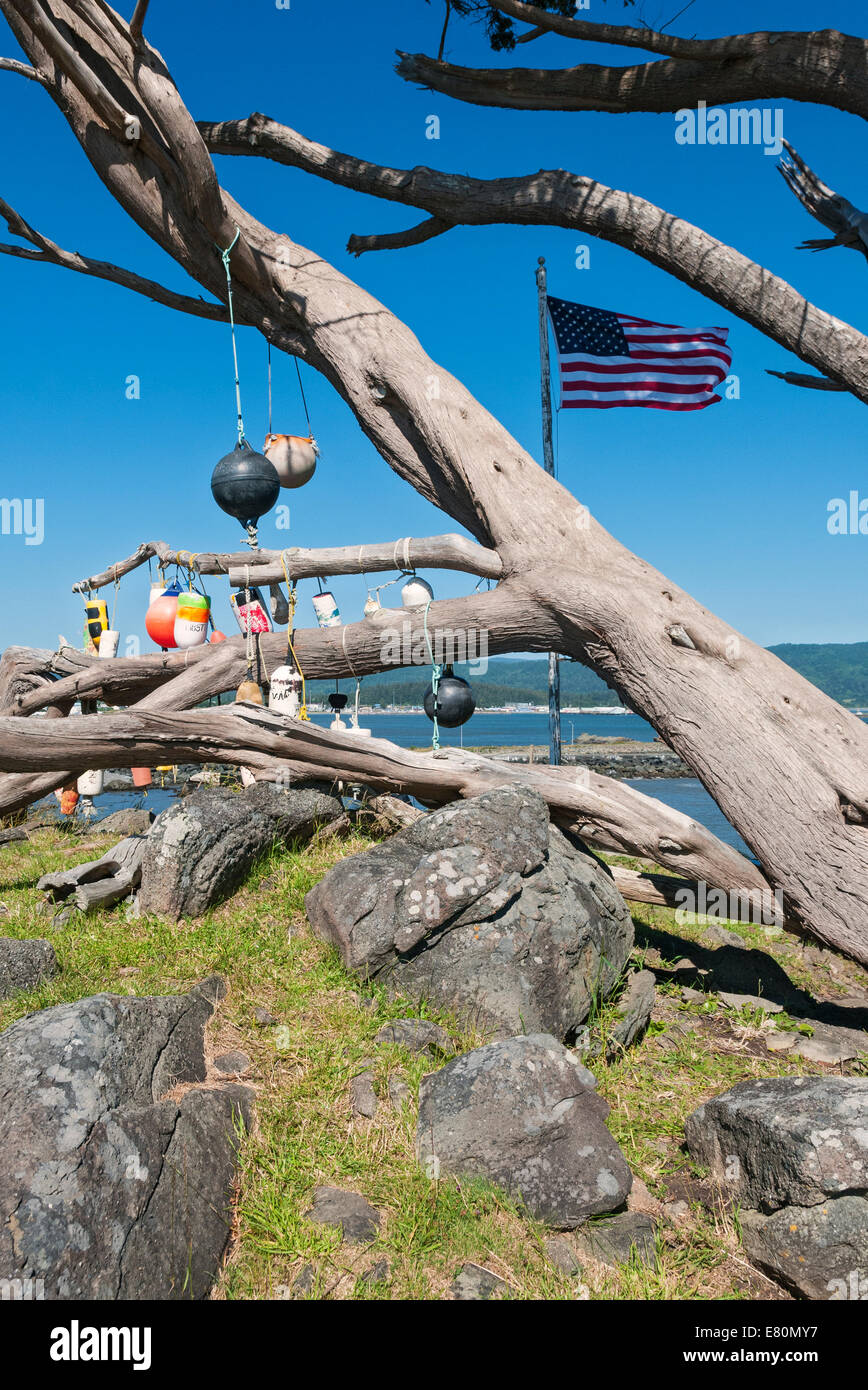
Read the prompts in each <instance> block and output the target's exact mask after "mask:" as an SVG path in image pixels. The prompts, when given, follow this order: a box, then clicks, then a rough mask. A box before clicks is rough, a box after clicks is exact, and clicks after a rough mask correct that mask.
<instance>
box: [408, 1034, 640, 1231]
mask: <svg viewBox="0 0 868 1390" xmlns="http://www.w3.org/2000/svg"><path fill="white" fill-rule="evenodd" d="M581 1071H582V1068H581V1067H580V1065H579V1063H577V1061H576V1059H575V1058H574V1057H573V1055H572V1053H571V1052H569V1051H568V1050H567V1049H566V1048H565V1047H562V1046H561V1044H560V1043H558V1042H557V1041H556V1039H555V1038H553V1037H551V1036H548V1035H545V1034H535V1035H531V1036H529V1037H520V1038H510V1039H509V1040H508V1041H507V1042H499V1043H490V1044H489V1045H488V1046H487V1047H481V1048H478V1049H477V1050H476V1051H475V1052H468V1053H466V1054H465V1055H464V1056H463V1057H459V1058H457V1059H456V1060H455V1061H454V1062H449V1063H447V1065H446V1066H445V1067H443V1068H442V1070H440V1071H437V1072H433V1073H432V1074H430V1075H429V1076H426V1077H423V1080H422V1085H421V1087H420V1091H419V1120H418V1127H417V1152H418V1155H419V1160H420V1162H421V1164H422V1167H423V1169H424V1170H425V1172H426V1173H427V1174H428V1175H429V1176H430V1177H437V1176H439V1174H440V1173H441V1172H446V1173H453V1174H455V1175H457V1176H461V1175H462V1174H465V1175H470V1176H475V1177H482V1178H487V1179H488V1180H489V1181H490V1182H493V1183H496V1184H497V1185H498V1186H500V1187H502V1188H504V1189H505V1190H506V1191H507V1192H509V1193H510V1194H511V1195H512V1196H514V1197H520V1198H522V1200H523V1201H524V1203H525V1205H526V1206H527V1207H528V1209H529V1211H530V1212H531V1213H532V1215H533V1216H535V1217H537V1218H538V1219H539V1220H542V1221H546V1222H547V1223H548V1224H549V1225H551V1226H555V1227H558V1228H560V1229H564V1230H569V1229H570V1228H572V1227H574V1226H578V1225H579V1224H580V1223H581V1222H582V1221H586V1220H587V1218H588V1217H589V1216H592V1215H594V1214H596V1213H598V1212H605V1211H612V1210H613V1209H614V1208H615V1207H618V1206H620V1205H621V1203H622V1202H623V1201H624V1199H625V1198H626V1196H627V1193H628V1192H629V1191H630V1184H631V1182H632V1175H631V1173H630V1170H629V1168H628V1167H627V1164H626V1162H625V1161H624V1156H623V1154H622V1153H621V1150H620V1149H619V1148H618V1145H617V1144H616V1143H615V1141H614V1139H613V1138H612V1136H611V1134H610V1133H609V1131H608V1130H607V1128H606V1126H605V1123H604V1120H605V1117H606V1115H607V1114H608V1111H609V1107H608V1105H607V1104H606V1102H605V1101H604V1100H603V1099H602V1098H601V1097H600V1096H598V1095H597V1094H596V1092H595V1091H592V1090H590V1089H589V1088H588V1087H586V1086H584V1085H583V1084H582V1080H581Z"/></svg>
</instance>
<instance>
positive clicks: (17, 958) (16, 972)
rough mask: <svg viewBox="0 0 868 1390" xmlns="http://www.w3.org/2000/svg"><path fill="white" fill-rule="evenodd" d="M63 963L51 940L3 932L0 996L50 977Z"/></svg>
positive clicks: (10, 993) (40, 982) (29, 986)
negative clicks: (20, 938) (18, 936)
mask: <svg viewBox="0 0 868 1390" xmlns="http://www.w3.org/2000/svg"><path fill="white" fill-rule="evenodd" d="M59 969H60V966H59V965H58V963H57V956H56V955H55V954H54V947H53V946H52V944H51V942H50V941H40V940H32V939H28V940H24V941H19V940H17V939H16V938H14V937H8V936H0V999H9V998H11V996H12V995H13V994H18V993H19V991H20V990H23V989H35V988H36V986H37V985H41V984H42V982H43V980H50V979H51V977H52V976H53V975H56V974H57V972H58V970H59Z"/></svg>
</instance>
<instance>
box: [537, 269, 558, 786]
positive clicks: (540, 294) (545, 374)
mask: <svg viewBox="0 0 868 1390" xmlns="http://www.w3.org/2000/svg"><path fill="white" fill-rule="evenodd" d="M536 285H537V299H538V304H539V362H540V395H541V400H542V436H543V464H544V465H545V470H546V472H547V473H551V475H552V477H554V474H555V451H554V446H553V444H552V377H551V366H550V363H549V320H548V304H547V296H546V262H545V256H540V257H539V264H538V266H537V272H536ZM549 762H550V763H551V765H552V767H560V764H561V673H560V669H559V667H558V655H557V652H549Z"/></svg>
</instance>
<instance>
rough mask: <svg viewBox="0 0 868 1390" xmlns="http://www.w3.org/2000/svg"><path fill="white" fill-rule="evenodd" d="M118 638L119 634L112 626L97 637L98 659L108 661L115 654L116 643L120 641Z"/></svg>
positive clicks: (116, 652) (116, 650)
mask: <svg viewBox="0 0 868 1390" xmlns="http://www.w3.org/2000/svg"><path fill="white" fill-rule="evenodd" d="M120 640H121V634H120V633H119V632H117V631H116V630H115V629H114V628H113V627H107V628H106V630H105V632H104V633H103V635H102V637H101V638H100V639H99V659H100V661H108V660H109V659H110V658H111V657H113V656H117V654H118V643H119V642H120Z"/></svg>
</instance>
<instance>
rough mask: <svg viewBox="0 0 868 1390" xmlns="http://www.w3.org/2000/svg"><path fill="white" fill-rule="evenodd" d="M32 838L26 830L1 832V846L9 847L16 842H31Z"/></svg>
mask: <svg viewBox="0 0 868 1390" xmlns="http://www.w3.org/2000/svg"><path fill="white" fill-rule="evenodd" d="M29 839H30V836H29V835H28V833H27V831H26V830H22V829H13V830H0V845H8V844H11V843H13V842H14V841H16V840H29Z"/></svg>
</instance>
